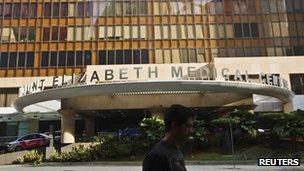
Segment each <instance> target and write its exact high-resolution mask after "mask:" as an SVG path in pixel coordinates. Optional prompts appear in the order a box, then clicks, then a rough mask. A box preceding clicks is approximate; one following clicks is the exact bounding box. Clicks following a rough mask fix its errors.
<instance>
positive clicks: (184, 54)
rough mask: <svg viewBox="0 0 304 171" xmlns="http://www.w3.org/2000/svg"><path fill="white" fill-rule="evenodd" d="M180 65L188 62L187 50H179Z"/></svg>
mask: <svg viewBox="0 0 304 171" xmlns="http://www.w3.org/2000/svg"><path fill="white" fill-rule="evenodd" d="M180 52H181V53H180V54H181V63H187V62H188V51H187V49H181V50H180Z"/></svg>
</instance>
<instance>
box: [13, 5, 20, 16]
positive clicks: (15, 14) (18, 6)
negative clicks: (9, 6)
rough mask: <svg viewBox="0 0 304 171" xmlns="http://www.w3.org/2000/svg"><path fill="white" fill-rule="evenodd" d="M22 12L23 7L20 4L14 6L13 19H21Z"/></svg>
mask: <svg viewBox="0 0 304 171" xmlns="http://www.w3.org/2000/svg"><path fill="white" fill-rule="evenodd" d="M20 11H21V7H20V4H14V6H13V14H14V15H13V17H14V18H20Z"/></svg>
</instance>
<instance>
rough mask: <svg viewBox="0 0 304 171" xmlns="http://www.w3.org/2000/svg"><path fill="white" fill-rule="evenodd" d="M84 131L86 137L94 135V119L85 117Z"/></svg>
mask: <svg viewBox="0 0 304 171" xmlns="http://www.w3.org/2000/svg"><path fill="white" fill-rule="evenodd" d="M85 131H86V134H87V136H88V137H91V136H93V135H95V118H94V117H86V118H85Z"/></svg>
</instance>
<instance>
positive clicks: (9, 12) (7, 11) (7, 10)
mask: <svg viewBox="0 0 304 171" xmlns="http://www.w3.org/2000/svg"><path fill="white" fill-rule="evenodd" d="M3 11H4V13H3V15H4V18H10V17H11V16H12V4H4V8H3Z"/></svg>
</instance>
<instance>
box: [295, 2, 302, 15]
mask: <svg viewBox="0 0 304 171" xmlns="http://www.w3.org/2000/svg"><path fill="white" fill-rule="evenodd" d="M301 1H302V0H293V3H294V4H293V6H294V11H295V12H301V11H302V7H301V6H302V5H301Z"/></svg>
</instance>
